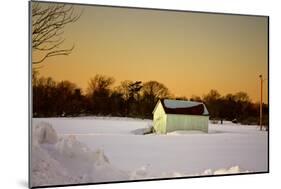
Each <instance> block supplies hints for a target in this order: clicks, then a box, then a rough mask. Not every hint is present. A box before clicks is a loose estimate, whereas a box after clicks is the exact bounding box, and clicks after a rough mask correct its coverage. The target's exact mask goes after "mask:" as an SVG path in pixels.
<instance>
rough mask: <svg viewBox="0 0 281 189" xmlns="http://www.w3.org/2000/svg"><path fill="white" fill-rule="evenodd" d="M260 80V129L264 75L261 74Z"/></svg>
mask: <svg viewBox="0 0 281 189" xmlns="http://www.w3.org/2000/svg"><path fill="white" fill-rule="evenodd" d="M260 82H261V91H260V93H261V94H260V130H262V84H263V79H262V75H260Z"/></svg>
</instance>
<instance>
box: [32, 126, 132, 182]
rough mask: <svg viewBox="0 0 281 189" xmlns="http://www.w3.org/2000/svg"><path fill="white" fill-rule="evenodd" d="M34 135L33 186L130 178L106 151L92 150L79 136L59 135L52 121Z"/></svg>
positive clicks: (36, 128)
mask: <svg viewBox="0 0 281 189" xmlns="http://www.w3.org/2000/svg"><path fill="white" fill-rule="evenodd" d="M32 137H33V141H32V156H31V158H32V164H31V166H32V167H31V171H32V174H31V175H32V178H31V183H32V186H44V185H45V186H46V185H61V184H77V183H87V182H105V181H117V180H128V179H129V175H128V174H127V173H126V172H124V171H120V170H118V169H117V168H115V167H114V166H112V165H111V163H110V161H109V159H108V158H107V156H106V155H105V154H104V152H103V150H101V149H98V150H96V151H92V150H90V149H89V148H88V147H87V146H86V145H85V144H83V143H81V142H79V141H78V140H77V139H76V137H75V136H64V137H60V138H59V137H58V135H57V133H56V132H55V130H54V129H53V127H52V126H51V125H50V124H49V123H46V122H40V123H39V124H37V125H36V126H35V127H34V129H33V133H32Z"/></svg>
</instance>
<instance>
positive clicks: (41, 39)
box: [32, 2, 82, 64]
mask: <svg viewBox="0 0 281 189" xmlns="http://www.w3.org/2000/svg"><path fill="white" fill-rule="evenodd" d="M81 15H82V11H75V9H74V7H73V5H66V4H56V3H50V4H48V5H47V4H45V3H40V2H33V3H32V49H33V50H34V51H37V52H40V55H41V54H42V56H41V58H39V60H32V64H40V63H42V62H43V61H44V60H46V59H47V58H49V57H52V56H60V55H69V54H70V53H71V52H72V50H73V49H74V45H73V46H72V47H71V48H63V47H62V44H63V43H64V42H65V39H64V37H63V34H64V31H63V29H64V27H65V26H66V25H68V24H70V23H74V22H76V21H77V20H78V19H79V18H80V17H81Z"/></svg>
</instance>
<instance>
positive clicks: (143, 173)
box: [130, 164, 150, 180]
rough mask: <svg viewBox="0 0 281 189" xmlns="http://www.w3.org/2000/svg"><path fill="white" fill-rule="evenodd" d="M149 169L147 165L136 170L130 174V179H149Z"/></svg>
mask: <svg viewBox="0 0 281 189" xmlns="http://www.w3.org/2000/svg"><path fill="white" fill-rule="evenodd" d="M149 168H150V165H149V164H148V165H145V166H142V167H140V168H138V169H136V170H135V171H132V172H131V174H130V179H132V180H136V179H145V178H149Z"/></svg>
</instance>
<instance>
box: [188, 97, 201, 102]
mask: <svg viewBox="0 0 281 189" xmlns="http://www.w3.org/2000/svg"><path fill="white" fill-rule="evenodd" d="M190 101H196V102H202V99H201V98H200V96H196V95H192V96H191V98H190Z"/></svg>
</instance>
